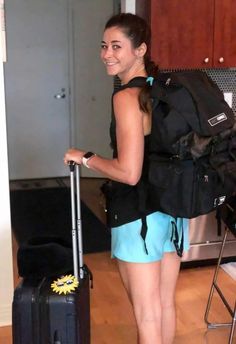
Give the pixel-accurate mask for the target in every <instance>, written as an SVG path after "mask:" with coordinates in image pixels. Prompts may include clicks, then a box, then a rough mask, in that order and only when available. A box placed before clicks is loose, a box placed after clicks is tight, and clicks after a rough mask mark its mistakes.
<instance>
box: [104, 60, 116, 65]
mask: <svg viewBox="0 0 236 344" xmlns="http://www.w3.org/2000/svg"><path fill="white" fill-rule="evenodd" d="M115 64H116V62H107V61H105V65H106V66H114V65H115Z"/></svg>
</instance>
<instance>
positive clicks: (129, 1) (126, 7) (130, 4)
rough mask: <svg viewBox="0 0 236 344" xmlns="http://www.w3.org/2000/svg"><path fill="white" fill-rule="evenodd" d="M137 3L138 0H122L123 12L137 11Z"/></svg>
mask: <svg viewBox="0 0 236 344" xmlns="http://www.w3.org/2000/svg"><path fill="white" fill-rule="evenodd" d="M144 1H145V0H144ZM135 5H136V0H121V12H126V13H136V6H135Z"/></svg>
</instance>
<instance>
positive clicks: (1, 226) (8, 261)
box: [0, 23, 13, 326]
mask: <svg viewBox="0 0 236 344" xmlns="http://www.w3.org/2000/svg"><path fill="white" fill-rule="evenodd" d="M0 24H1V23H0ZM0 37H1V35H0ZM1 39H2V37H1ZM1 39H0V47H1V43H2V42H1ZM1 57H2V56H1V53H0V156H1V159H0V171H1V178H0V190H1V192H0V206H1V212H0V326H6V325H10V324H11V303H12V296H13V265H12V241H11V223H10V202H9V176H8V157H7V136H6V112H5V94H4V76H3V63H2V58H1Z"/></svg>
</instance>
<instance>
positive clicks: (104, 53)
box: [101, 27, 140, 80]
mask: <svg viewBox="0 0 236 344" xmlns="http://www.w3.org/2000/svg"><path fill="white" fill-rule="evenodd" d="M101 59H102V61H103V63H104V64H105V66H106V70H107V74H108V75H118V76H119V77H120V78H121V80H122V78H123V76H124V75H125V74H127V73H129V72H130V71H131V70H132V69H134V68H135V66H136V64H137V63H138V60H140V58H138V54H137V49H134V48H133V46H132V42H131V41H130V39H129V38H128V37H127V36H126V35H125V34H124V33H123V32H122V31H121V29H119V28H118V27H111V28H109V29H106V30H105V31H104V35H103V40H102V43H101ZM139 63H140V62H139Z"/></svg>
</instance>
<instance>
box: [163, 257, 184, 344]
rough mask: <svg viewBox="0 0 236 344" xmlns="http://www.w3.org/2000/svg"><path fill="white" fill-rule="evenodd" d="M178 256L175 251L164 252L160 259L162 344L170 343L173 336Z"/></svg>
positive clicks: (178, 265)
mask: <svg viewBox="0 0 236 344" xmlns="http://www.w3.org/2000/svg"><path fill="white" fill-rule="evenodd" d="M179 267H180V258H179V257H178V255H177V254H176V252H170V253H165V254H164V256H163V258H162V261H161V283H160V293H161V308H162V340H163V342H162V343H163V344H172V343H173V340H174V336H175V328H176V313H175V289H176V282H177V278H178V275H179Z"/></svg>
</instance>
